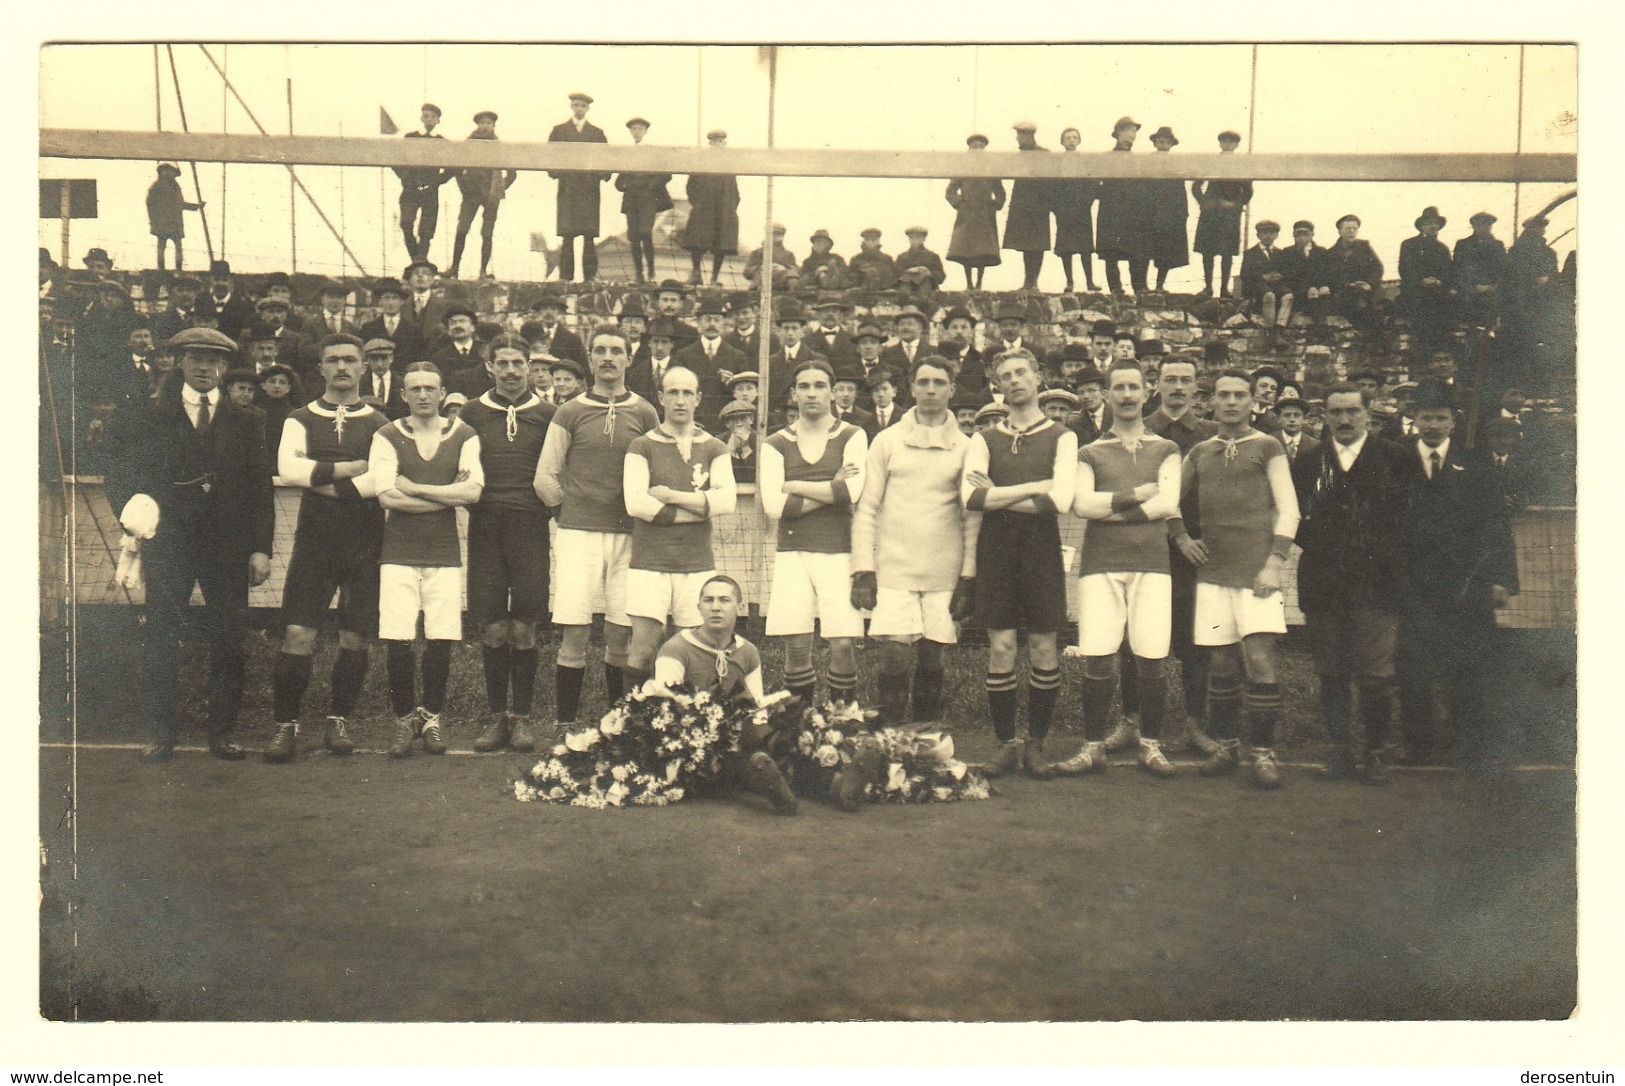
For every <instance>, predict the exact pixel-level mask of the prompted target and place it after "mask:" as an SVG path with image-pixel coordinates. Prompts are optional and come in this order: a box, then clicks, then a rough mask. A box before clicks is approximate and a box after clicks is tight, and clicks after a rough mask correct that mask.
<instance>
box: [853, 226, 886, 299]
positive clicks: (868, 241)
mask: <svg viewBox="0 0 1625 1086" xmlns="http://www.w3.org/2000/svg"><path fill="white" fill-rule="evenodd" d="M858 236H859V237H860V238H861V239H862V240H861V241H860V242H859V249H858V251H857V252H856V253H855V254H853V256H852V259H851V260H848V261H847V262H846V266H847V267H848V268H849V269H851V272H852V276H853V278H855V279H856V280H857V281H858V283H859V284H860V285H861V286H863V287H866V288H868V289H869V290H890V289H891V288H892V287H895V286H896V285H897V263H896V261H894V260H893V259H892V257H891V254H890V253H885V252H881V249H880V230H879V228H878V227H874V226H871V227H868V228H867V229H865V230H863V231H862V232H861V233H860V234H859V235H858Z"/></svg>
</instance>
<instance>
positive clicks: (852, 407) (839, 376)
mask: <svg viewBox="0 0 1625 1086" xmlns="http://www.w3.org/2000/svg"><path fill="white" fill-rule="evenodd" d="M862 387H863V374H862V373H860V372H859V371H858V370H857V369H838V370H836V371H835V383H834V385H833V386H832V387H831V390H830V393H831V395H830V411H831V412H832V413H833V414H834V415H835V417H836V418H838V419H840V420H841V421H842V422H850V423H851V424H852V425H853V426H856V427H857V428H858V429H860V430H862V431H863V432H864V433H868V432H869V428H870V426H871V425H872V424H873V423H874V421H875V416H874V413H873V412H871V411H865V410H864V409H863V408H861V407H859V406H858V390H859V389H860V388H862ZM978 406H980V405H978ZM956 411H957V408H956Z"/></svg>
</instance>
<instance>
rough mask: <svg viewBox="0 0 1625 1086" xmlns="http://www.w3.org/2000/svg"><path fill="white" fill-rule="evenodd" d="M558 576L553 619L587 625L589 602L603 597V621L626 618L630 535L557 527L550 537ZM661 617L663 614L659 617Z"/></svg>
mask: <svg viewBox="0 0 1625 1086" xmlns="http://www.w3.org/2000/svg"><path fill="white" fill-rule="evenodd" d="M553 556H554V558H555V560H556V561H557V563H558V564H557V569H558V575H557V576H556V577H554V579H553V622H554V623H555V624H556V625H559V626H591V625H592V612H593V603H594V602H595V601H596V600H597V599H598V598H599V596H600V594H602V596H603V600H604V621H605V622H610V623H614V624H615V625H616V626H625V625H627V621H626V573H627V565H628V563H630V562H631V560H632V537H631V536H630V535H623V534H621V533H620V532H584V531H582V530H581V529H579V528H560V529H559V530H558V534H557V535H555V536H554V537H553ZM662 617H664V616H662Z"/></svg>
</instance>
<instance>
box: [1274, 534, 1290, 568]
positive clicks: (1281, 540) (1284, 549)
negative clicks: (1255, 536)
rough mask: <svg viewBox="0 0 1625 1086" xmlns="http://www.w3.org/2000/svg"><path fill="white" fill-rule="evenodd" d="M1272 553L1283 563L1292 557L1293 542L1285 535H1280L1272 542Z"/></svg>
mask: <svg viewBox="0 0 1625 1086" xmlns="http://www.w3.org/2000/svg"><path fill="white" fill-rule="evenodd" d="M1270 553H1271V554H1272V555H1274V556H1275V557H1277V558H1279V559H1280V560H1281V561H1283V562H1284V561H1286V560H1287V559H1288V558H1290V557H1291V556H1292V540H1290V539H1288V538H1287V537H1286V536H1284V535H1278V536H1276V537H1275V538H1274V539H1272V540H1271V541H1270Z"/></svg>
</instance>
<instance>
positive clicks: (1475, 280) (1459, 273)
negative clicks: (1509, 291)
mask: <svg viewBox="0 0 1625 1086" xmlns="http://www.w3.org/2000/svg"><path fill="white" fill-rule="evenodd" d="M1455 268H1456V283H1457V285H1458V286H1459V287H1460V288H1461V289H1462V290H1463V291H1466V290H1470V289H1471V288H1473V287H1480V286H1500V285H1501V281H1502V280H1504V279H1505V278H1506V274H1507V247H1506V242H1504V241H1502V240H1501V239H1500V238H1480V237H1479V236H1478V235H1476V234H1468V235H1467V236H1466V237H1464V238H1462V239H1460V240H1459V241H1457V242H1456V258H1455Z"/></svg>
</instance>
